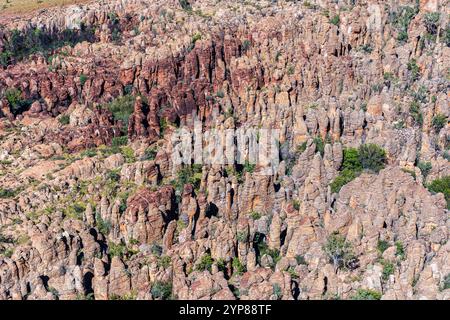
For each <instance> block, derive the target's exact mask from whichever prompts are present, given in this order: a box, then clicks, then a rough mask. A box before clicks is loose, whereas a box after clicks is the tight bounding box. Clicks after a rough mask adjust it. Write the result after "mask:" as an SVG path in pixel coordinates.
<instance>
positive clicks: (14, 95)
mask: <svg viewBox="0 0 450 320" xmlns="http://www.w3.org/2000/svg"><path fill="white" fill-rule="evenodd" d="M5 98H6V101H8V104H9V106H10V109H11V112H12V114H14V115H18V114H20V113H22V112H23V111H25V110H26V109H27V108H28V107H29V106H30V105H31V101H29V100H26V99H24V98H23V97H22V91H20V90H19V89H16V88H10V89H7V90H6V91H5Z"/></svg>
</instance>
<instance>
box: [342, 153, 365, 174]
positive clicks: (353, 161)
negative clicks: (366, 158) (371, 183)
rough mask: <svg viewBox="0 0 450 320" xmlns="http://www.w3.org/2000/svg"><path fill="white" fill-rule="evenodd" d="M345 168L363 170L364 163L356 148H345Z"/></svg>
mask: <svg viewBox="0 0 450 320" xmlns="http://www.w3.org/2000/svg"><path fill="white" fill-rule="evenodd" d="M342 169H343V170H346V169H347V170H351V171H361V170H362V164H361V161H360V158H359V151H358V149H356V148H347V149H344V159H343V161H342Z"/></svg>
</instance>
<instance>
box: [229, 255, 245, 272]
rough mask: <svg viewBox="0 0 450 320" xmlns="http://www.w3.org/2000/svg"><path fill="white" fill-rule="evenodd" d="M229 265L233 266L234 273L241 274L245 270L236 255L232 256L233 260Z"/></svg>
mask: <svg viewBox="0 0 450 320" xmlns="http://www.w3.org/2000/svg"><path fill="white" fill-rule="evenodd" d="M231 265H232V267H233V273H234V274H237V275H241V274H243V273H244V272H246V271H247V268H245V266H244V265H243V264H242V263H241V261H240V260H239V258H238V257H234V258H233V262H232V264H231Z"/></svg>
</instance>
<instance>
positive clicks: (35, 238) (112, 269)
mask: <svg viewBox="0 0 450 320" xmlns="http://www.w3.org/2000/svg"><path fill="white" fill-rule="evenodd" d="M449 13H450V8H449V6H448V2H446V1H444V0H423V1H419V2H418V3H416V2H415V1H402V3H401V4H394V3H393V2H390V1H378V2H377V1H362V2H360V1H358V2H356V3H355V1H348V0H339V1H328V0H325V1H315V0H311V1H287V0H278V1H258V0H249V1H244V2H240V1H231V0H221V1H211V0H189V1H178V0H169V1H163V0H158V1H144V0H122V1H118V0H112V1H106V0H95V1H92V2H91V3H87V4H80V5H72V6H67V7H62V8H51V9H45V10H41V11H38V12H35V13H34V14H33V15H19V16H17V17H14V18H12V17H11V16H8V17H2V16H1V14H0V299H5V300H6V299H52V300H54V299H96V300H101V299H169V298H173V299H243V300H245V299H274V300H275V299H285V300H294V299H295V300H297V299H363V298H373V299H380V298H381V299H440V300H448V299H450V260H449V259H450V246H449V243H448V238H449V226H450V225H449V220H448V216H449V202H450V199H449V197H450V195H449V190H450V186H449V185H448V184H449V179H450V178H449V175H450V166H449V160H450V155H449V153H450V151H449V148H450V144H449V141H450V139H449V135H450V132H449V131H450V126H449V123H448V117H449V115H450V109H449V100H450V95H449V88H450V86H449V81H450V74H449V70H450V21H449ZM196 121H197V122H198V121H200V131H201V132H206V131H208V130H219V129H239V128H241V129H248V128H257V129H261V128H263V129H264V128H271V129H278V130H279V133H280V136H279V139H278V141H277V142H279V147H280V148H279V155H278V154H277V158H279V159H278V160H279V162H280V165H279V167H278V168H277V170H276V172H273V174H270V175H267V174H262V170H263V168H261V166H259V165H252V164H250V163H245V164H243V165H241V164H239V165H238V164H223V165H216V164H203V165H198V164H193V165H182V166H180V165H179V164H177V163H175V161H174V157H173V155H174V154H176V152H178V151H177V150H179V149H177V148H178V147H179V145H180V144H179V141H177V139H175V138H174V137H175V136H176V135H177V131H178V130H179V129H182V128H188V129H192V128H194V126H195V124H196V123H197V122H196ZM258 139H262V138H261V136H259V135H258ZM374 145H376V146H378V147H377V148H378V149H370V148H369V149H368V151H367V152H366V153H364V152H365V151H364V150H363V149H361V148H360V146H374ZM250 148H251V146H250V144H248V145H247V147H246V150H245V152H244V154H248V153H249V152H250ZM358 148H360V149H358ZM373 148H375V147H373ZM381 149H382V150H384V152H381V151H379V153H377V150H381ZM358 150H359V151H358ZM374 150H375V151H374ZM222 151H224V150H221V152H222ZM183 155H184V153H183V152H179V156H180V157H182V156H183ZM352 155H353V157H352ZM377 156H379V157H378V158H377ZM374 159H375V160H374ZM369 160H370V161H369ZM377 161H378V162H379V165H380V167H379V168H375V164H374V163H376V162H377ZM192 163H194V161H192ZM377 164H378V163H377ZM442 186H444V187H442ZM336 248H337V249H336Z"/></svg>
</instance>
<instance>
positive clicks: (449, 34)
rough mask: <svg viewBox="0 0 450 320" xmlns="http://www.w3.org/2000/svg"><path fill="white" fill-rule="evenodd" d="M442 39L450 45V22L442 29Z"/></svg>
mask: <svg viewBox="0 0 450 320" xmlns="http://www.w3.org/2000/svg"><path fill="white" fill-rule="evenodd" d="M441 40H442V41H443V42H444V43H445V44H446V45H447V47H450V23H448V24H447V27H446V28H445V29H443V30H442V31H441Z"/></svg>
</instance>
